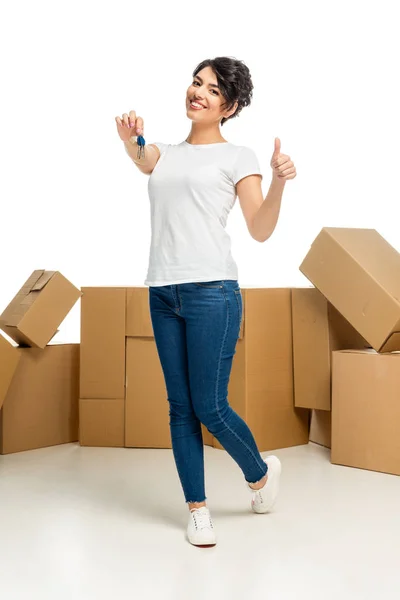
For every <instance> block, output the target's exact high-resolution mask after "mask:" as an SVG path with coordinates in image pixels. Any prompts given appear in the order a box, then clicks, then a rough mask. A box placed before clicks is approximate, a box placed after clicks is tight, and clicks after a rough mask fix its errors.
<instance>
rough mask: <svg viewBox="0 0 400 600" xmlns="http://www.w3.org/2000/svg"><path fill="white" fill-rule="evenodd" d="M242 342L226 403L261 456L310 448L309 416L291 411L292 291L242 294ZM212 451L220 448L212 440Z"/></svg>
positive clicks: (247, 291) (259, 290)
mask: <svg viewBox="0 0 400 600" xmlns="http://www.w3.org/2000/svg"><path fill="white" fill-rule="evenodd" d="M242 298H243V315H244V316H243V338H242V339H239V340H238V343H237V346H236V354H235V356H234V358H233V365H232V372H231V377H230V381H229V388H228V398H229V403H230V405H231V406H232V408H233V410H235V411H236V412H237V413H238V414H239V415H240V416H241V417H242V419H244V421H245V422H246V423H247V424H248V425H249V427H250V429H251V431H252V433H253V435H254V437H255V440H256V442H257V445H258V448H259V450H260V452H263V451H265V450H271V449H276V448H286V447H289V446H297V445H301V444H308V435H309V411H308V410H306V409H302V408H295V406H294V398H293V356H292V315H291V290H290V289H289V288H287V289H268V288H243V289H242ZM214 447H215V448H222V446H221V445H220V444H219V442H218V441H217V440H215V439H214Z"/></svg>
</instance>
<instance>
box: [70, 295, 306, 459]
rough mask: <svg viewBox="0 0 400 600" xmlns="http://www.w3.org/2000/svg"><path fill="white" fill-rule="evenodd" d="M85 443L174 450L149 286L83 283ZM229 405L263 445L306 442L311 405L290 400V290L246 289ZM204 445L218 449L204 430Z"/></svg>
mask: <svg viewBox="0 0 400 600" xmlns="http://www.w3.org/2000/svg"><path fill="white" fill-rule="evenodd" d="M82 292H83V296H82V300H81V311H82V312H81V367H80V372H81V386H80V442H81V444H82V445H99V446H120V447H122V446H126V447H136V448H145V447H150V448H171V439H170V431H169V405H168V402H167V394H166V386H165V382H164V376H163V372H162V368H161V364H160V361H159V358H158V354H157V348H156V343H155V340H154V336H153V328H152V324H151V317H150V311H149V299H148V289H147V288H144V287H136V288H96V287H93V288H82ZM242 296H243V306H244V308H243V319H242V325H241V330H240V334H239V339H238V343H237V347H236V354H235V356H234V361H233V366H232V373H231V378H230V383H229V390H228V394H229V400H230V404H231V406H232V407H233V408H234V410H236V411H237V412H238V413H239V415H240V416H241V417H242V418H243V419H244V420H245V421H246V422H247V423H248V424H249V426H250V427H251V429H252V431H253V433H254V435H255V438H256V441H257V443H258V445H259V448H260V450H261V451H263V450H269V449H272V448H282V447H287V446H294V445H299V444H307V443H308V422H309V414H308V413H309V411H308V410H305V409H301V408H296V407H295V406H294V401H293V356H292V325H291V290H290V289H251V288H246V289H243V290H242ZM203 438H204V443H205V444H206V445H210V446H214V447H216V448H221V446H220V444H219V443H218V441H217V440H216V439H215V438H213V437H212V436H211V435H210V433H209V432H208V431H207V430H206V429H205V428H203Z"/></svg>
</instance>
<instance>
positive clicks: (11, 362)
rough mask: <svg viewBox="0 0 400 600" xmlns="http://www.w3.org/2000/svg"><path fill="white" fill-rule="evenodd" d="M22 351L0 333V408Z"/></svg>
mask: <svg viewBox="0 0 400 600" xmlns="http://www.w3.org/2000/svg"><path fill="white" fill-rule="evenodd" d="M19 359H20V353H19V350H18V348H14V346H13V345H12V344H10V342H9V341H7V340H6V339H5V337H4V336H3V335H2V334H1V333H0V409H1V407H2V406H3V402H4V400H5V397H6V394H7V391H8V388H9V387H10V383H11V380H12V378H13V375H14V373H15V370H16V368H17V366H18V362H19Z"/></svg>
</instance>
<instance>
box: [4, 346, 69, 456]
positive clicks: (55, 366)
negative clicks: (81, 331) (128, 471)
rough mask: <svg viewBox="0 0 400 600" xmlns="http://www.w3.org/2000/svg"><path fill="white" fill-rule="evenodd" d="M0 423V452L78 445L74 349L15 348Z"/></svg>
mask: <svg viewBox="0 0 400 600" xmlns="http://www.w3.org/2000/svg"><path fill="white" fill-rule="evenodd" d="M18 352H19V354H20V361H19V364H18V366H17V369H16V371H15V374H14V377H13V379H12V382H11V384H10V387H9V389H8V392H7V395H6V399H5V401H4V405H3V408H2V410H1V413H0V415H1V417H0V452H1V454H9V453H11V452H20V451H23V450H33V449H35V448H43V447H45V446H55V445H57V444H65V443H67V442H75V441H77V440H78V398H79V344H65V345H51V346H46V348H45V349H44V350H41V349H37V348H19V349H18Z"/></svg>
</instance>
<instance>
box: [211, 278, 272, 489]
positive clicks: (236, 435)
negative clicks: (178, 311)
mask: <svg viewBox="0 0 400 600" xmlns="http://www.w3.org/2000/svg"><path fill="white" fill-rule="evenodd" d="M223 294H224V298H225V302H226V293H225V289H223ZM226 304H227V308H228V318H227V320H226V327H225V333H224V338H223V340H222V343H221V349H220V353H219V360H218V368H217V378H216V383H215V396H214V400H215V406H216V408H217V414H218V416H219V418H220V419H221V422H222V423H223V424H224V425H225V427H226V428H227V429H228V430H229V431H230V432H231V433H232V434H233V435H234V436H235V437H236V438H237V439H238V440H239V441H240V442H241V443H242V444H243V446H244V447H245V448H246V450H247V451H248V452H249V454H250V456H252V457H253V458H254V459H255V461H256V464H257V466H258V467H261V463H259V462H258V458H257V457H256V456H255V454H254V453H253V452H252V450H251V448H250V447H249V446H248V445H247V444H246V442H245V441H244V440H243V439H242V438H241V437H240V436H239V435H238V434H237V433H236V431H234V430H233V429H232V428H231V427H230V426H229V424H228V423H227V422H226V421H225V420H224V419H223V418H222V415H221V412H220V409H219V405H218V384H219V376H220V370H221V360H222V350H223V347H224V344H225V341H226V335H227V332H228V327H229V303H228V302H226ZM263 464H264V465H265V463H263ZM261 479H262V477H261Z"/></svg>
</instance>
